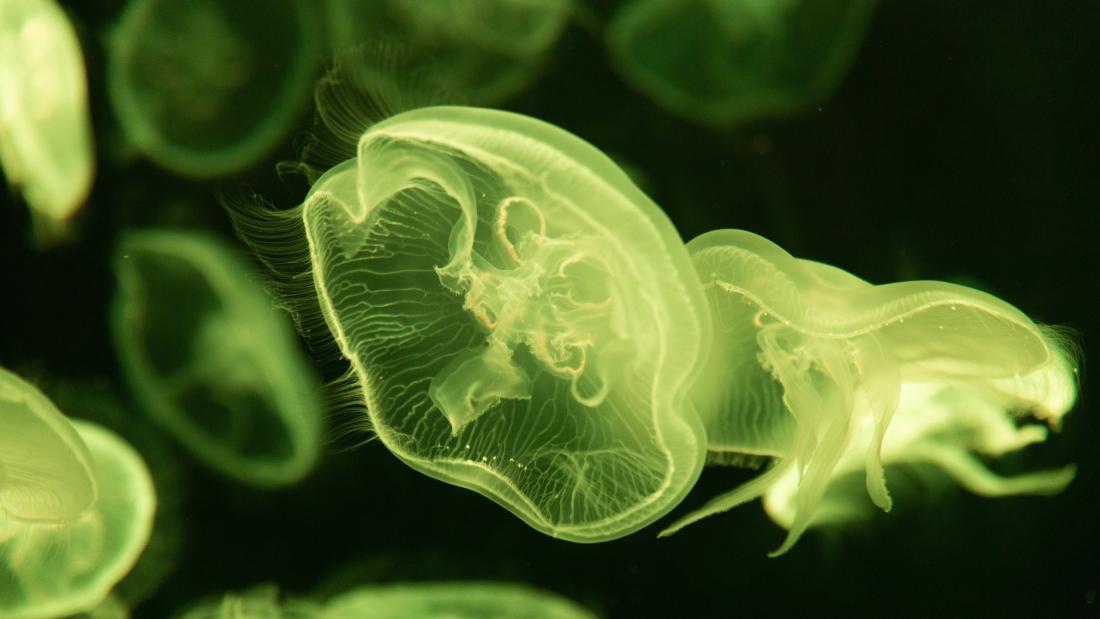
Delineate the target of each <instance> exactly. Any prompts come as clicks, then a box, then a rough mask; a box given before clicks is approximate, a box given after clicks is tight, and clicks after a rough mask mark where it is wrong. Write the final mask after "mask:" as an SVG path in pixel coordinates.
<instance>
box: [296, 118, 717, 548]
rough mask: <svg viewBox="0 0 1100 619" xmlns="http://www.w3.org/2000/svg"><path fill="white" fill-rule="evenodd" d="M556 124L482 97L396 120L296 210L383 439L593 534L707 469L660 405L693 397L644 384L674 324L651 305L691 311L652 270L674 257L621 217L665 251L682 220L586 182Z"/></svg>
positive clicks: (555, 530)
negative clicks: (600, 206) (566, 188)
mask: <svg viewBox="0 0 1100 619" xmlns="http://www.w3.org/2000/svg"><path fill="white" fill-rule="evenodd" d="M528 124H530V127H528V126H527V125H528ZM513 125H518V128H517V127H514V126H513ZM531 127H533V129H532V128H531ZM527 131H537V132H546V133H548V137H550V138H553V139H559V140H564V144H558V143H551V144H543V143H540V142H539V141H538V138H543V139H545V137H547V136H542V135H539V134H537V133H536V136H537V137H536V139H532V136H530V135H529V134H526V132H527ZM558 134H562V135H566V134H563V132H560V130H557V129H553V131H549V130H548V129H546V128H545V126H544V125H542V124H541V123H538V124H536V123H535V121H533V120H531V119H526V118H524V117H519V116H516V115H511V114H506V113H502V112H493V111H488V110H475V109H473V108H428V109H426V110H418V111H416V112H409V113H406V114H402V115H399V116H397V117H394V118H393V119H390V120H388V121H386V122H385V123H381V124H379V125H376V126H375V127H374V128H372V129H371V130H370V131H368V132H367V134H366V135H365V136H364V137H363V138H362V140H361V142H360V146H359V154H358V157H357V159H356V160H355V162H354V163H353V164H352V163H348V164H343V165H341V166H338V167H337V168H335V169H334V170H332V171H330V172H329V174H328V175H326V176H325V177H323V178H322V179H320V180H319V181H318V182H317V183H316V184H315V186H314V189H313V190H312V191H311V194H310V196H309V197H308V198H307V201H306V204H305V205H304V209H303V217H304V221H305V223H306V229H307V234H308V236H309V241H310V247H311V254H312V260H313V264H314V266H315V269H314V277H315V281H316V283H317V290H318V294H319V297H320V299H321V305H322V308H323V311H324V314H325V317H326V320H327V321H328V323H329V325H330V328H331V330H332V332H333V334H334V336H335V337H336V339H337V341H338V343H339V344H340V346H341V349H342V350H343V351H344V354H345V356H347V357H348V358H349V359H350V360H351V362H352V366H353V368H354V369H355V371H356V374H357V376H358V378H359V381H360V384H361V385H362V386H363V388H364V395H365V398H366V404H367V407H368V409H369V411H370V413H371V418H372V422H373V428H374V430H375V431H376V432H377V433H378V435H379V436H380V437H381V438H382V439H383V441H384V442H385V443H386V444H387V446H388V447H390V448H391V450H393V451H395V453H397V454H398V455H399V456H401V457H402V458H403V459H404V460H405V461H406V462H407V463H409V464H410V465H412V466H414V467H415V468H418V469H420V470H422V471H424V472H426V473H428V474H430V475H433V476H436V477H440V478H442V479H444V480H446V481H450V482H452V483H457V484H459V485H464V486H467V487H470V488H473V489H475V490H478V491H480V492H483V493H485V494H487V495H489V496H490V497H491V498H493V499H494V500H497V501H498V502H500V503H502V504H503V505H505V506H506V507H508V508H509V509H511V510H512V511H514V512H516V513H517V515H520V516H521V517H523V518H524V519H525V520H527V521H528V522H529V523H531V524H532V525H533V526H536V527H537V528H540V529H542V530H546V531H548V532H551V533H552V534H554V535H560V536H563V537H571V538H576V539H578V540H583V541H593V539H591V538H593V537H604V536H610V535H614V536H618V535H621V534H625V533H626V532H629V528H636V527H637V526H640V525H641V524H642V523H644V520H643V519H644V518H649V516H650V513H652V512H653V511H654V510H656V509H666V508H667V507H670V506H669V505H667V501H668V496H667V495H668V494H669V493H672V492H679V491H680V490H681V488H680V484H681V483H682V481H681V480H682V479H683V478H682V477H681V476H684V475H691V472H690V471H691V469H692V468H693V467H694V466H696V464H695V462H696V461H697V460H698V458H699V455H698V453H690V451H691V449H692V448H686V444H687V443H690V442H692V441H694V440H695V439H694V437H693V436H692V435H693V433H694V431H695V430H694V429H693V428H692V427H691V421H688V422H686V424H685V423H684V422H682V421H679V420H677V419H676V418H675V417H674V415H676V414H677V413H676V412H673V411H667V412H662V413H660V414H661V415H667V416H668V417H670V419H669V420H668V421H659V422H658V424H659V425H657V427H656V428H654V427H653V424H654V423H655V422H654V420H653V418H652V417H651V415H653V416H655V413H654V409H655V408H656V409H664V408H665V407H668V406H669V400H671V401H675V400H676V399H677V398H678V397H681V396H682V393H683V391H682V390H681V391H680V394H677V388H676V387H671V390H672V392H671V393H668V394H661V395H660V396H656V397H655V396H654V395H653V394H652V393H651V391H653V390H654V387H653V384H654V383H661V382H664V381H668V380H670V378H669V375H671V380H672V381H673V384H675V381H676V380H677V379H676V376H675V374H676V372H677V370H671V369H669V368H667V367H666V368H662V367H661V366H660V365H658V364H655V363H653V362H652V361H649V362H647V361H645V360H647V359H650V360H651V359H660V356H661V354H662V353H663V352H665V351H664V350H663V349H664V348H666V347H667V346H668V345H669V344H668V340H669V338H670V336H671V332H672V331H674V330H675V327H670V326H669V325H668V324H667V323H662V322H660V320H661V315H660V314H658V313H657V311H655V310H654V309H653V308H654V306H658V307H659V306H660V304H665V305H666V306H670V307H669V310H670V311H673V312H680V313H684V312H691V311H694V309H693V308H692V307H691V306H687V307H685V303H684V302H671V301H668V300H666V299H665V298H660V297H659V296H658V295H661V294H663V293H662V292H661V291H658V290H656V289H655V288H654V283H646V282H645V281H644V280H642V277H644V275H643V274H652V276H653V278H654V279H655V280H657V281H671V280H672V279H673V277H674V275H673V273H670V272H669V270H670V269H671V267H672V266H673V265H667V266H658V265H655V264H653V262H652V260H651V259H649V258H648V257H647V256H640V255H637V254H636V253H632V252H631V250H630V249H629V248H628V246H627V245H626V243H625V241H624V240H623V237H622V236H619V235H616V234H611V233H610V230H611V229H613V228H612V226H613V225H621V226H622V227H621V230H622V232H623V234H624V235H625V236H629V235H634V236H635V238H641V239H644V240H645V242H647V243H648V244H649V246H652V247H653V248H654V251H656V252H660V251H669V249H668V248H669V247H670V243H669V239H668V238H667V237H666V236H661V235H667V234H674V232H672V231H671V230H669V229H666V228H663V227H661V225H660V224H663V223H664V222H658V224H657V225H655V224H653V223H652V222H650V221H648V220H647V219H646V217H648V216H649V213H648V212H647V211H644V210H642V209H641V207H639V206H637V205H635V204H633V203H631V202H629V201H627V200H624V197H623V196H621V195H619V194H616V193H614V191H617V190H618V187H617V186H612V187H608V185H607V184H606V182H605V181H603V180H602V179H599V178H593V177H589V176H583V175H582V169H581V168H580V167H578V166H577V164H576V163H574V162H572V161H571V160H570V159H568V154H570V153H569V149H577V148H581V147H580V146H577V145H574V144H573V141H574V140H575V138H572V137H571V136H568V139H565V138H563V137H561V136H559V135H558ZM509 138H510V140H509ZM577 142H578V143H579V141H577ZM583 148H584V150H583V151H582V152H583V154H584V155H585V156H595V155H594V154H593V153H592V151H591V147H589V146H587V145H583ZM512 149H515V150H514V152H513V150H512ZM557 149H561V150H557ZM540 157H544V159H540ZM600 157H601V159H600V165H601V166H611V164H610V162H606V161H605V160H604V158H602V155H600ZM612 169H613V170H614V174H615V176H614V177H613V181H614V183H628V182H629V181H626V179H625V176H623V175H622V173H621V172H619V171H618V170H617V169H614V168H612ZM574 175H575V176H577V179H576V182H579V183H582V184H583V183H593V186H594V187H595V189H593V191H595V192H596V194H595V195H594V197H593V200H598V199H599V198H600V197H601V195H603V197H605V198H606V200H607V205H606V206H605V208H604V210H605V213H604V214H603V215H600V214H597V213H594V212H592V211H590V210H589V209H590V208H591V207H589V206H588V205H587V204H577V203H576V202H574V199H575V197H576V196H574V195H571V194H567V193H566V192H562V191H561V188H560V184H561V182H562V180H565V179H568V178H570V177H571V176H574ZM629 187H630V188H631V189H632V190H633V191H636V189H633V186H632V185H630V186H629ZM639 195H640V194H639ZM642 199H644V197H642ZM647 206H648V204H647ZM601 217H603V218H604V220H603V221H601ZM608 217H610V218H612V220H611V221H608V220H607V219H606V218H608ZM666 230H667V232H666ZM672 250H675V248H672ZM674 264H675V265H677V266H678V264H679V263H676V262H674ZM691 275H692V274H691V273H687V276H688V277H690V276H691ZM677 285H678V286H682V284H677ZM685 296H686V297H688V299H691V298H692V297H690V295H687V294H685ZM654 297H657V298H654ZM688 328H689V329H692V328H694V327H688ZM638 334H645V335H646V336H647V337H639V336H638ZM691 345H692V344H688V346H687V348H688V350H687V351H686V352H687V354H688V355H689V357H690V355H692V354H693V353H692V352H691V350H690V346H691ZM695 346H698V344H695ZM665 354H673V353H665ZM674 354H677V355H680V354H684V353H683V352H681V351H679V350H677V351H676V352H675V353H674ZM680 371H682V370H680ZM661 372H664V373H665V374H666V376H661ZM679 414H684V413H683V412H680V413H679ZM692 417H693V415H692ZM654 432H656V433H657V439H656V440H654V438H653V436H652V435H653V433H654ZM685 469H686V470H685ZM673 481H675V485H674V486H673V488H674V489H670V488H669V487H668V486H669V485H670V483H672V482H673ZM643 514H644V515H643ZM624 523H625V524H624ZM624 528H626V529H627V530H625V531H624V530H622V529H624Z"/></svg>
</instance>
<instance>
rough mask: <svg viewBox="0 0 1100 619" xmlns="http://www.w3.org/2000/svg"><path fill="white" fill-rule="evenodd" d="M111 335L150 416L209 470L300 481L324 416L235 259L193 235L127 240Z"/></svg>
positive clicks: (289, 343)
mask: <svg viewBox="0 0 1100 619" xmlns="http://www.w3.org/2000/svg"><path fill="white" fill-rule="evenodd" d="M115 271H116V274H117V278H118V294H117V297H116V301H115V307H114V312H113V317H112V318H113V320H112V323H113V324H112V328H113V331H114V336H115V341H116V345H117V348H118V351H119V356H120V360H121V363H122V368H123V372H124V375H125V377H126V379H127V381H128V383H129V385H130V389H131V390H132V392H133V393H134V394H135V395H136V397H137V399H138V400H139V402H140V403H141V404H142V406H143V408H144V409H145V410H146V412H147V413H148V414H149V415H150V416H151V417H152V418H153V419H154V420H155V421H157V422H158V423H160V424H162V425H163V426H164V427H165V428H167V429H168V430H169V431H170V432H171V433H172V434H173V435H174V436H175V437H176V438H177V439H178V440H179V441H180V442H181V443H182V444H183V445H184V446H185V447H187V448H188V449H190V450H191V451H192V453H194V455H195V456H196V457H198V458H199V459H200V460H201V461H202V462H203V463H205V464H207V465H208V466H210V467H212V468H214V469H217V470H219V471H221V472H223V473H225V474H228V475H230V476H232V477H234V478H236V479H238V480H241V481H244V482H247V483H253V484H257V485H267V486H274V485H281V484H289V483H292V482H294V481H297V480H299V479H301V478H302V477H303V476H304V475H305V474H306V473H308V472H309V471H310V469H311V468H312V467H313V465H314V463H315V462H316V460H317V457H318V454H319V451H320V443H321V434H322V411H321V403H320V398H319V395H318V393H317V387H316V385H315V378H314V376H313V374H312V372H311V370H310V368H309V367H308V366H307V364H306V362H305V359H304V358H303V355H302V352H301V351H300V350H299V348H298V345H297V341H296V339H295V338H294V334H293V330H292V329H291V328H290V326H289V325H288V324H286V322H285V320H284V319H283V317H282V316H280V315H279V312H278V311H277V310H276V309H275V308H274V307H273V305H272V303H271V300H270V299H269V298H268V296H267V294H266V293H265V292H264V290H263V288H262V287H261V286H260V285H259V284H258V283H256V282H255V281H253V279H251V276H250V272H249V270H248V268H247V267H246V265H244V264H243V263H242V262H241V261H240V260H239V259H238V258H237V257H236V256H235V255H234V254H233V253H232V251H231V250H230V249H228V248H226V247H224V246H223V245H221V244H220V243H219V242H217V241H215V240H214V239H213V238H210V237H206V236H203V235H201V234H198V233H189V232H183V231H169V230H144V231H131V232H129V233H127V234H126V235H125V236H124V237H123V238H122V239H121V240H120V241H119V243H118V247H117V251H116V256H115Z"/></svg>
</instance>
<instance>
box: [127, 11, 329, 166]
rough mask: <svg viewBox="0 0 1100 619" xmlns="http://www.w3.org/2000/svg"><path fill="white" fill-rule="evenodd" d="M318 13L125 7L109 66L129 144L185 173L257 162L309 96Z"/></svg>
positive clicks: (316, 49) (317, 43) (281, 135)
mask: <svg viewBox="0 0 1100 619" xmlns="http://www.w3.org/2000/svg"><path fill="white" fill-rule="evenodd" d="M314 10H315V9H314V6H313V4H312V3H310V2H308V1H307V0H272V1H268V2H263V3H251V2H216V1H214V0H197V1H194V2H187V3H184V4H181V3H179V2H174V1H172V0H131V2H130V3H129V4H128V5H127V7H126V10H125V11H124V12H123V14H122V15H121V17H120V18H119V21H118V23H117V25H116V26H115V28H114V29H113V30H112V32H111V33H110V40H109V45H108V52H109V55H108V65H107V82H108V94H109V95H110V101H111V105H112V107H113V108H114V111H115V115H116V117H117V119H118V122H119V123H120V124H121V126H122V129H123V132H124V133H125V135H126V137H127V139H128V140H129V141H130V142H131V143H132V144H133V146H134V147H135V148H136V149H137V150H139V151H140V152H141V153H142V154H144V155H146V156H147V157H149V158H150V159H152V160H153V161H155V162H156V163H157V164H159V165H161V166H163V167H165V168H167V169H169V170H171V171H173V172H176V173H178V174H182V175H186V176H195V177H212V176H219V175H225V174H230V173H233V172H236V171H239V170H241V169H242V168H245V167H248V166H249V165H251V164H252V163H255V162H256V161H257V160H258V159H259V158H261V157H262V156H264V155H265V154H267V152H268V151H270V150H271V149H272V148H274V147H275V146H276V144H277V143H278V142H279V141H280V140H282V139H283V138H284V137H285V135H286V133H287V132H288V130H289V128H290V125H291V124H292V123H293V122H294V120H295V119H296V118H297V116H298V114H299V113H300V112H301V111H302V110H303V105H304V104H305V103H306V101H307V99H308V96H309V91H310V87H311V85H312V83H313V79H314V78H315V77H316V76H315V72H316V69H317V66H318V64H319V62H320V60H321V41H320V27H321V24H320V23H318V20H317V18H316V17H315V14H314ZM257 11H260V12H261V13H262V17H263V18H262V19H258V18H257Z"/></svg>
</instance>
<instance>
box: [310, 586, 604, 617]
mask: <svg viewBox="0 0 1100 619" xmlns="http://www.w3.org/2000/svg"><path fill="white" fill-rule="evenodd" d="M324 616H325V617H331V618H333V619H335V618H337V617H371V618H372V619H481V618H482V617H494V618H496V619H594V618H595V615H594V614H593V613H592V611H590V610H588V609H587V608H585V607H583V606H581V605H579V604H577V603H575V602H573V601H572V600H568V599H566V598H564V597H561V596H559V595H556V594H553V593H549V592H547V591H542V590H539V589H535V588H533V587H529V586H526V585H520V584H515V583H506V582H478V581H455V582H424V583H397V584H390V585H383V586H367V587H360V588H358V589H354V590H352V591H350V592H348V593H344V594H342V595H339V596H337V597H335V598H333V599H332V600H331V601H329V603H328V604H327V605H326V607H325V615H324Z"/></svg>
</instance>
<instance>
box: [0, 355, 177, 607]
mask: <svg viewBox="0 0 1100 619" xmlns="http://www.w3.org/2000/svg"><path fill="white" fill-rule="evenodd" d="M0 414H2V416H3V418H4V421H5V432H4V434H3V435H2V437H0V471H2V472H3V475H2V476H0V506H2V508H3V509H2V511H0V617H5V618H14V617H46V616H49V617H55V616H63V615H68V614H71V613H75V612H80V611H86V610H90V609H93V608H94V607H96V606H97V605H99V604H100V603H101V602H102V601H103V600H104V598H105V597H106V596H107V594H108V593H109V592H110V590H111V588H112V587H114V585H115V584H116V583H117V582H118V581H119V580H121V579H122V577H123V576H125V575H126V573H127V572H129V571H130V568H131V567H133V565H134V563H135V562H136V561H137V559H138V556H139V555H140V554H141V551H142V549H144V547H145V544H146V542H147V541H148V540H149V535H150V533H151V532H152V523H153V515H154V512H155V508H156V498H155V497H156V495H155V492H154V489H153V482H152V478H151V477H150V475H149V471H148V470H147V469H146V467H145V463H144V462H142V460H141V457H140V456H139V455H138V454H137V452H135V451H134V450H133V448H131V447H130V446H129V445H128V444H126V442H125V441H123V440H122V439H120V438H119V437H117V436H115V435H114V434H113V433H111V432H109V431H107V430H106V429H104V428H102V427H100V426H97V425H95V424H92V423H88V422H84V421H74V422H71V423H70V422H69V421H68V420H67V419H65V418H64V417H63V416H62V415H61V413H60V412H58V410H57V409H56V408H55V407H54V406H53V404H52V403H50V401H49V400H47V399H46V397H45V396H43V395H42V394H41V393H40V392H39V391H38V390H37V389H35V388H34V387H32V386H31V385H29V384H28V383H26V382H24V381H22V380H21V379H19V378H18V377H16V376H15V375H13V374H11V373H9V372H7V371H6V370H2V369H0ZM9 421H13V422H14V423H16V424H17V426H16V428H17V429H16V431H10V430H11V428H9V427H8V426H7V425H6V424H7V423H8V422H9ZM74 463H76V464H74ZM77 508H79V509H77ZM28 513H29V514H30V515H33V516H34V519H31V520H27V519H24V518H22V517H21V516H22V515H26V514H28Z"/></svg>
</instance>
